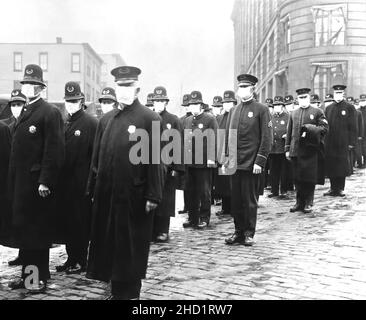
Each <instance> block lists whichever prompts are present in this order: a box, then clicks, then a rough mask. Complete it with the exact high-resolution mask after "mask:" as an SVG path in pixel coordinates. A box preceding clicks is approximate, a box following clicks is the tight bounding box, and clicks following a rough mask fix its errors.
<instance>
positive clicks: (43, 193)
mask: <svg viewBox="0 0 366 320" xmlns="http://www.w3.org/2000/svg"><path fill="white" fill-rule="evenodd" d="M38 194H39V195H40V196H41V197H42V198H46V197H48V196H49V195H50V194H51V190H50V189H49V188H48V187H47V186H45V185H44V184H40V185H39V188H38Z"/></svg>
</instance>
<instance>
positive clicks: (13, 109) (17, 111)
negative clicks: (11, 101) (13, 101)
mask: <svg viewBox="0 0 366 320" xmlns="http://www.w3.org/2000/svg"><path fill="white" fill-rule="evenodd" d="M10 109H11V113H12V114H13V116H14V117H15V118H16V119H18V118H19V116H20V113H21V112H22V110H23V106H22V107H10Z"/></svg>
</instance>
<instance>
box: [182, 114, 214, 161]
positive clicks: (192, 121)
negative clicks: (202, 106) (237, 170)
mask: <svg viewBox="0 0 366 320" xmlns="http://www.w3.org/2000/svg"><path fill="white" fill-rule="evenodd" d="M217 128H218V124H217V120H216V118H215V117H214V116H213V115H212V114H210V113H208V112H202V113H201V114H199V115H198V116H194V115H192V116H190V117H188V118H187V119H186V121H185V127H184V129H185V133H184V148H185V149H184V154H185V156H186V158H185V159H192V164H188V167H190V168H207V161H208V160H211V161H214V162H215V161H216V133H217ZM195 130H197V131H196V134H195ZM206 130H208V131H206ZM205 131H206V133H208V132H210V133H211V135H210V139H203V143H202V146H203V147H202V148H198V150H197V152H198V153H196V150H195V149H196V144H197V142H198V137H199V136H198V135H197V133H199V132H201V133H203V134H204V133H205ZM190 132H192V134H191V133H190ZM186 163H187V162H186Z"/></svg>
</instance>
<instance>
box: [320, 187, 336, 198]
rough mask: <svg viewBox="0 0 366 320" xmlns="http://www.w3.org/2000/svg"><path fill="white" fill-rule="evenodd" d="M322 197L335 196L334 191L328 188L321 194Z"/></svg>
mask: <svg viewBox="0 0 366 320" xmlns="http://www.w3.org/2000/svg"><path fill="white" fill-rule="evenodd" d="M323 196H324V197H328V196H330V197H334V196H335V192H334V191H333V190H332V189H329V190H328V191H327V192H326V193H324V194H323Z"/></svg>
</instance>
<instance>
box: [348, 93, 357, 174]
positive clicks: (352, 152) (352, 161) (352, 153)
mask: <svg viewBox="0 0 366 320" xmlns="http://www.w3.org/2000/svg"><path fill="white" fill-rule="evenodd" d="M346 101H347V102H348V103H349V104H350V105H352V106H353V107H354V108H355V111H356V112H355V116H356V124H357V139H358V137H359V135H358V133H359V122H358V113H357V109H356V106H355V99H354V98H353V97H347V98H346ZM357 143H358V140H357ZM357 143H356V145H355V147H354V148H353V149H350V150H349V162H350V171H351V175H352V174H353V173H354V169H353V168H354V165H355V162H356V151H357Z"/></svg>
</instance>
